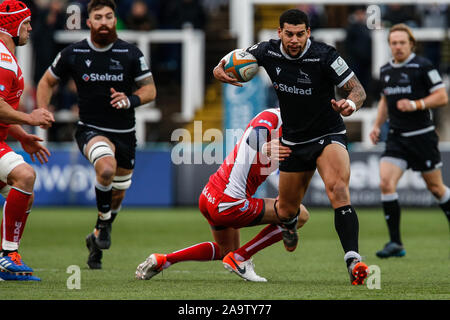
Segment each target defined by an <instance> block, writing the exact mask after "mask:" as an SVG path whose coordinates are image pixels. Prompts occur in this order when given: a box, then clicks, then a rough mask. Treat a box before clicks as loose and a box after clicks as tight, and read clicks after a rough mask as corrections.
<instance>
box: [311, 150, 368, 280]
mask: <svg viewBox="0 0 450 320" xmlns="http://www.w3.org/2000/svg"><path fill="white" fill-rule="evenodd" d="M317 170H318V172H319V174H320V176H321V177H322V180H323V182H324V184H325V190H326V192H327V195H328V198H329V199H330V203H331V206H332V207H333V209H334V226H335V229H336V232H337V234H338V236H339V239H340V241H341V245H342V248H343V250H344V252H345V255H344V260H345V262H346V264H347V269H348V271H349V274H350V281H351V283H352V284H362V283H363V282H364V279H365V278H366V277H367V266H366V265H365V264H364V263H363V262H361V256H360V255H359V253H358V250H359V248H358V234H359V222H358V216H357V214H356V211H355V209H354V208H353V206H352V205H351V203H350V192H349V182H350V158H349V155H348V152H347V149H346V148H345V146H344V145H343V144H342V143H330V144H328V145H327V146H326V147H325V148H324V149H323V151H322V154H321V155H320V156H319V157H318V158H317Z"/></svg>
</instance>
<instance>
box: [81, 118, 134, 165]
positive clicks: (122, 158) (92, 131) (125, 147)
mask: <svg viewBox="0 0 450 320" xmlns="http://www.w3.org/2000/svg"><path fill="white" fill-rule="evenodd" d="M96 136H103V137H106V138H108V139H109V140H110V141H111V142H112V143H113V144H114V146H115V147H116V152H115V158H116V161H117V166H118V167H120V168H124V169H129V170H132V169H134V161H135V157H136V143H137V140H136V133H135V132H134V131H133V132H127V133H116V132H108V131H103V130H99V129H96V128H92V127H88V126H85V125H82V124H77V129H76V131H75V140H76V142H77V144H78V148H79V149H80V151H81V153H82V154H83V155H84V153H83V149H84V146H85V145H86V144H87V143H88V142H89V140H91V139H92V138H94V137H96Z"/></svg>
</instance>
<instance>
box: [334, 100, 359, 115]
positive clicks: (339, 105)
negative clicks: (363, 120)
mask: <svg viewBox="0 0 450 320" xmlns="http://www.w3.org/2000/svg"><path fill="white" fill-rule="evenodd" d="M331 106H332V107H333V109H334V110H335V111H336V112H339V113H340V114H341V115H343V116H344V117H348V116H350V115H352V114H353V112H355V111H356V106H355V103H353V101H351V100H348V99H347V100H345V99H341V100H339V101H336V100H334V99H331Z"/></svg>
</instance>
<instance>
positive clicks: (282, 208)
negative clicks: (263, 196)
mask: <svg viewBox="0 0 450 320" xmlns="http://www.w3.org/2000/svg"><path fill="white" fill-rule="evenodd" d="M277 210H278V217H279V218H281V219H282V220H290V219H293V218H295V216H296V215H297V213H298V205H297V204H296V203H289V202H286V201H284V202H280V201H278V205H277Z"/></svg>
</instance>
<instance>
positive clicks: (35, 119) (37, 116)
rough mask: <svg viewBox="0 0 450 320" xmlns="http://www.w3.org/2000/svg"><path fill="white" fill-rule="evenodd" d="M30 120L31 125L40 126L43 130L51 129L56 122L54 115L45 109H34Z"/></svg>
mask: <svg viewBox="0 0 450 320" xmlns="http://www.w3.org/2000/svg"><path fill="white" fill-rule="evenodd" d="M30 118H31V120H30V123H29V125H31V126H40V127H41V128H43V129H48V128H50V127H51V126H52V123H53V122H55V118H54V117H53V114H52V113H51V112H50V111H48V110H46V109H44V108H37V109H34V110H33V111H32V112H31V113H30Z"/></svg>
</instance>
